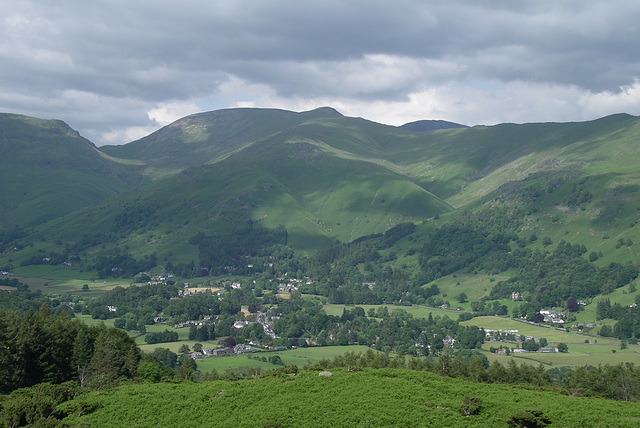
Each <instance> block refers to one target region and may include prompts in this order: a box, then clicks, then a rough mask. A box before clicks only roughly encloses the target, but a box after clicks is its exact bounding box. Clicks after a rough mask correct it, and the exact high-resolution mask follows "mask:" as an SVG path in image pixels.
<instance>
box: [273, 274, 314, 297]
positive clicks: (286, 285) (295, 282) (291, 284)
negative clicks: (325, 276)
mask: <svg viewBox="0 0 640 428" xmlns="http://www.w3.org/2000/svg"><path fill="white" fill-rule="evenodd" d="M286 275H287V274H286V273H285V276H283V277H280V278H278V281H280V283H279V284H278V293H291V292H292V291H298V289H299V288H300V285H301V284H303V283H304V284H307V285H311V284H313V281H311V280H310V279H309V278H307V277H305V279H297V278H290V279H287V278H286ZM285 281H286V282H285Z"/></svg>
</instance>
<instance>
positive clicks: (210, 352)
mask: <svg viewBox="0 0 640 428" xmlns="http://www.w3.org/2000/svg"><path fill="white" fill-rule="evenodd" d="M251 344H253V346H260V342H255V341H252V342H250V344H249V345H245V344H243V343H239V344H237V345H235V346H233V347H230V346H227V347H225V348H217V349H209V348H207V349H203V350H202V352H192V353H191V354H190V357H191V358H193V359H194V360H202V359H204V358H206V357H229V356H232V355H243V354H252V353H254V352H256V350H255V349H253V348H252V345H251Z"/></svg>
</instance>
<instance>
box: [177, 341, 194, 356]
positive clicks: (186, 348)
mask: <svg viewBox="0 0 640 428" xmlns="http://www.w3.org/2000/svg"><path fill="white" fill-rule="evenodd" d="M189 352H191V349H189V345H187V344H186V343H183V344H182V345H180V348H178V354H188V353H189Z"/></svg>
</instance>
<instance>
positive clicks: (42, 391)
mask: <svg viewBox="0 0 640 428" xmlns="http://www.w3.org/2000/svg"><path fill="white" fill-rule="evenodd" d="M80 393H81V390H80V388H79V387H78V384H77V383H76V382H73V381H68V382H64V383H61V384H59V385H52V384H50V383H41V384H38V385H36V386H34V387H32V388H22V389H17V390H15V391H13V392H12V393H11V394H10V395H9V396H7V397H3V398H2V400H1V401H0V424H2V426H11V427H21V426H53V425H54V424H55V423H56V422H59V419H62V418H63V417H64V416H67V414H66V413H65V412H64V411H60V410H59V409H58V406H59V405H60V404H62V403H64V402H66V401H69V400H72V399H74V398H76V397H77V396H78V395H80Z"/></svg>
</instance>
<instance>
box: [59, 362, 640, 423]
mask: <svg viewBox="0 0 640 428" xmlns="http://www.w3.org/2000/svg"><path fill="white" fill-rule="evenodd" d="M331 373H332V376H329V377H327V376H319V372H318V371H299V372H298V373H297V374H296V375H291V376H289V375H282V376H268V377H263V378H259V379H247V380H243V381H236V382H230V381H215V382H205V383H191V382H185V383H180V384H171V383H165V384H154V385H149V384H142V385H128V386H122V387H118V388H115V389H111V390H108V391H103V392H96V393H91V394H89V395H86V396H82V397H80V398H78V399H76V400H75V401H73V402H71V403H69V404H63V405H62V406H61V407H62V408H64V409H67V410H66V411H67V413H68V414H69V416H68V417H67V418H66V419H64V422H66V423H69V424H72V425H83V426H101V427H111V426H114V427H115V426H122V425H123V424H124V425H136V426H144V427H151V426H176V427H182V426H184V427H186V426H193V425H203V424H205V425H216V426H223V427H227V426H228V427H260V426H262V427H288V426H326V427H342V426H349V427H351V426H380V427H388V426H406V427H422V426H425V427H426V426H450V427H466V426H469V427H472V426H477V427H486V426H493V427H499V426H509V424H508V421H509V420H511V419H513V418H514V416H515V417H516V418H518V415H520V418H523V414H522V413H521V412H525V411H531V410H534V411H536V410H537V411H541V412H542V415H541V417H544V418H545V419H546V420H547V421H549V422H550V423H551V425H550V426H584V427H597V426H619V427H626V426H628V427H631V426H637V424H638V422H639V421H640V410H639V408H638V405H637V404H635V403H624V402H614V401H608V400H596V399H588V398H578V397H570V396H565V395H561V394H559V393H552V392H541V391H535V390H526V389H520V388H517V387H512V386H502V385H486V384H477V383H470V382H467V381H463V380H459V379H452V378H447V377H440V376H438V375H435V374H432V373H426V372H414V371H409V370H393V369H377V370H376V369H364V370H362V371H356V372H348V371H347V370H346V369H344V368H339V369H333V370H332V371H331ZM465 397H473V398H475V399H479V400H480V405H479V407H478V408H475V407H473V410H472V414H471V415H469V416H465V415H464V414H463V412H462V411H461V409H463V408H464V404H463V403H464V401H463V400H464V399H465ZM467 408H469V407H467ZM83 409H84V410H83ZM78 415H80V416H78ZM529 415H531V414H530V413H529ZM527 426H528V425H527ZM540 426H543V425H540Z"/></svg>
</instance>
